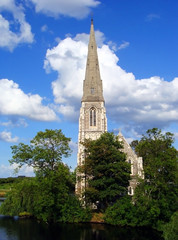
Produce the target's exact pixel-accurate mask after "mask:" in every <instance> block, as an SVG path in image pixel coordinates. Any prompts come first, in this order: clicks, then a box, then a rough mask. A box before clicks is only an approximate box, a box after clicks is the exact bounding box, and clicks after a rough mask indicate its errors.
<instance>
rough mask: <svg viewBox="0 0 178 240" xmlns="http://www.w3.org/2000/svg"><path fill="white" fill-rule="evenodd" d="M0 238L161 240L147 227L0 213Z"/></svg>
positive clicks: (16, 239)
mask: <svg viewBox="0 0 178 240" xmlns="http://www.w3.org/2000/svg"><path fill="white" fill-rule="evenodd" d="M0 240H162V238H161V236H160V234H159V233H158V232H156V231H154V230H152V229H147V228H126V227H114V226H110V225H104V224H46V223H42V222H38V221H36V220H34V219H20V218H18V217H6V216H2V215H0Z"/></svg>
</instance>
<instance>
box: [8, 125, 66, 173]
mask: <svg viewBox="0 0 178 240" xmlns="http://www.w3.org/2000/svg"><path fill="white" fill-rule="evenodd" d="M69 141H70V138H67V137H65V135H64V134H63V133H62V131H61V130H49V129H46V130H45V131H44V132H42V131H40V132H38V133H37V135H36V136H35V137H34V138H33V139H32V140H31V141H30V144H29V145H26V144H24V143H19V144H18V145H14V146H12V147H11V149H12V159H11V160H10V163H11V164H13V163H17V164H18V166H19V168H20V167H22V166H23V165H24V164H27V165H28V166H32V167H33V168H34V169H35V171H37V172H41V173H43V174H44V173H47V172H48V171H51V170H52V171H53V170H55V168H57V167H58V163H60V162H61V160H62V157H68V156H69V155H70V148H69Z"/></svg>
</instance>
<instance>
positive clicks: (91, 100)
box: [76, 20, 144, 195]
mask: <svg viewBox="0 0 178 240" xmlns="http://www.w3.org/2000/svg"><path fill="white" fill-rule="evenodd" d="M81 103H82V105H81V108H80V117H79V135H78V156H77V166H81V165H82V164H83V163H84V161H85V156H84V147H83V145H82V144H81V142H84V140H85V139H89V138H90V139H92V140H96V139H97V138H99V137H100V135H101V134H102V133H104V132H106V131H107V118H106V109H105V101H104V97H103V86H102V80H101V77H100V69H99V62H98V55H97V45H96V41H95V32H94V26H93V20H91V29H90V40H89V44H88V57H87V64H86V73H85V80H84V82H83V97H82V100H81ZM118 139H119V141H122V143H123V149H122V151H124V152H125V153H126V155H127V159H126V161H128V162H129V163H130V164H131V180H130V182H129V187H128V194H129V195H133V194H134V189H135V187H136V184H137V182H138V180H137V179H138V177H139V178H144V173H143V163H142V158H141V157H137V155H136V154H135V153H134V152H133V150H132V149H131V147H130V145H129V144H128V143H127V141H126V139H125V138H124V137H123V135H122V134H121V132H120V133H119V134H118ZM77 174H78V176H79V173H77ZM85 186H86V183H85V176H82V175H81V174H80V180H77V183H76V194H79V195H80V194H81V193H82V192H83V191H84V190H85Z"/></svg>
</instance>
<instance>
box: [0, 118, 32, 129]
mask: <svg viewBox="0 0 178 240" xmlns="http://www.w3.org/2000/svg"><path fill="white" fill-rule="evenodd" d="M0 125H1V126H5V127H21V126H23V127H27V126H28V124H27V122H26V121H25V119H23V118H12V119H10V120H9V121H6V122H0Z"/></svg>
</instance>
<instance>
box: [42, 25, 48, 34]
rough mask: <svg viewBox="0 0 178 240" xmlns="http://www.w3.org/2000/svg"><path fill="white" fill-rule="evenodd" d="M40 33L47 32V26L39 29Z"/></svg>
mask: <svg viewBox="0 0 178 240" xmlns="http://www.w3.org/2000/svg"><path fill="white" fill-rule="evenodd" d="M41 31H42V32H46V31H48V26H47V25H46V24H45V25H43V26H42V27H41Z"/></svg>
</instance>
